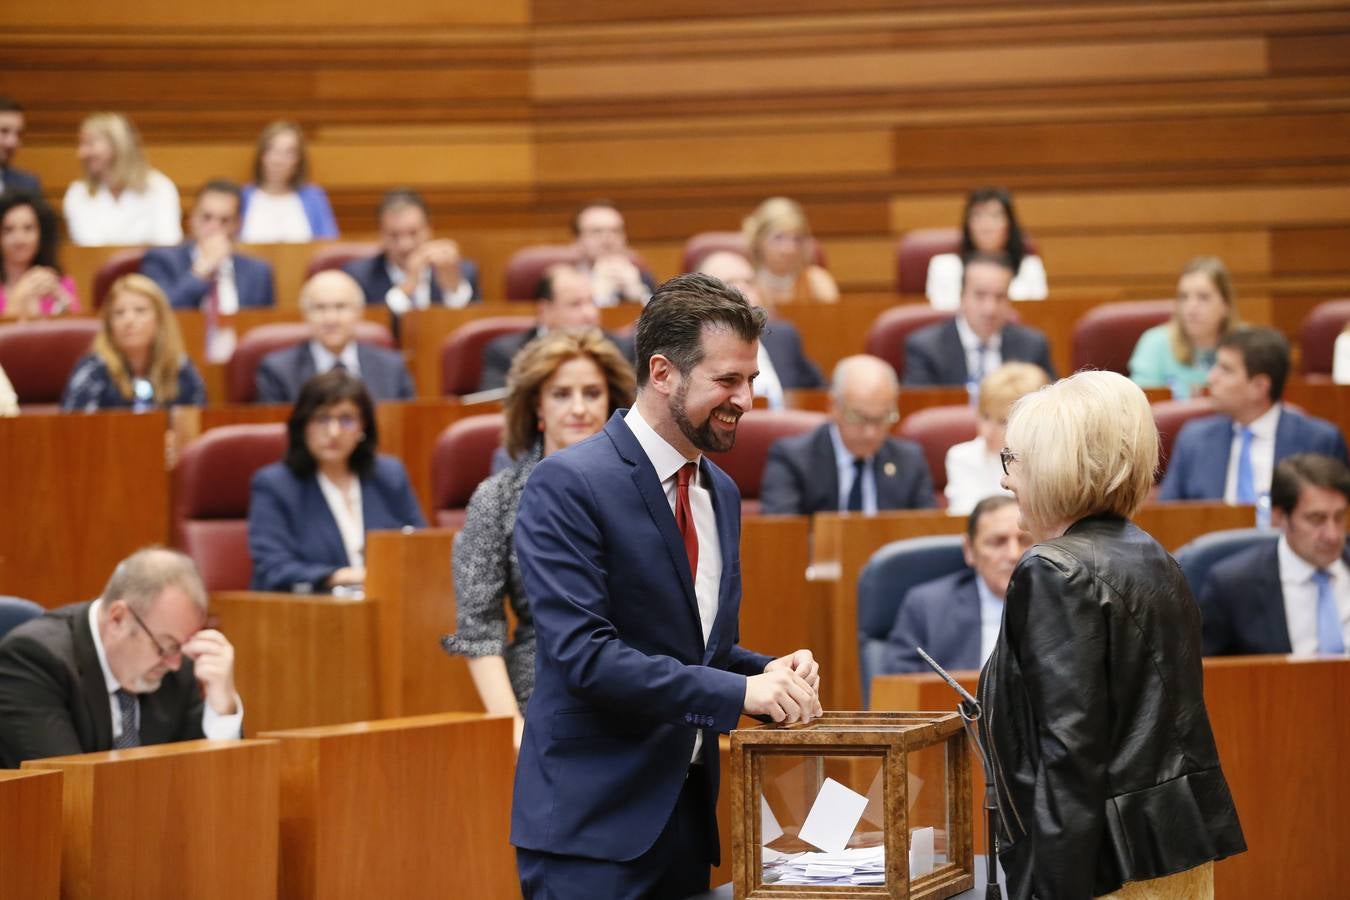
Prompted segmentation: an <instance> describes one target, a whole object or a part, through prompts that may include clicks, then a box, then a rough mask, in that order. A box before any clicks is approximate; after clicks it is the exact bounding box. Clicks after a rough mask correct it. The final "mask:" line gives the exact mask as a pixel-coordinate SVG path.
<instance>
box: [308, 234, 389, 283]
mask: <svg viewBox="0 0 1350 900" xmlns="http://www.w3.org/2000/svg"><path fill="white" fill-rule="evenodd" d="M379 252H380V245H379V244H376V243H373V242H371V241H341V242H338V243H333V244H324V245H323V246H322V247H318V248H316V249H315V250H314V252H313V253H311V254H310V256H309V265H307V266H306V267H305V280H306V281H308V280H309V279H310V278H312V277H313V276H315V275H317V274H319V273H320V272H323V271H326V270H328V269H340V268H342V267H343V266H345V265H346V264H347V263H349V262H351V261H352V260H354V259H365V258H366V257H367V256H374V255H375V254H376V253H379Z"/></svg>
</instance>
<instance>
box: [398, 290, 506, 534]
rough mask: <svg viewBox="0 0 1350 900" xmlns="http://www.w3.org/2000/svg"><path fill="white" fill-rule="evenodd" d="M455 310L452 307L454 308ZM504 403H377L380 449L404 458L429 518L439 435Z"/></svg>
mask: <svg viewBox="0 0 1350 900" xmlns="http://www.w3.org/2000/svg"><path fill="white" fill-rule="evenodd" d="M455 311H456V310H451V312H455ZM501 408H502V407H501V404H500V403H498V402H495V401H494V402H489V403H461V402H460V401H459V400H458V399H457V398H455V397H436V398H434V399H428V398H419V399H417V400H401V401H398V402H389V403H381V404H379V405H378V406H376V407H375V423H376V425H377V426H378V427H379V430H380V452H381V453H389V454H392V455H394V456H397V457H398V458H399V459H401V460H403V465H404V467H405V468H407V470H408V480H409V482H410V483H411V484H412V488H413V493H415V494H416V495H417V499H418V501H419V502H420V503H421V505H422V515H423V516H425V517H426V520H427V521H428V522H432V521H434V520H435V514H434V510H432V508H431V504H432V497H431V456H432V452H433V451H434V450H435V448H436V439H437V438H439V437H440V436H441V432H442V431H444V430H445V429H446V428H447V427H449V426H450V425H452V424H453V423H455V422H457V421H459V420H460V419H463V418H465V417H467V416H476V415H480V414H482V413H490V412H500V411H501Z"/></svg>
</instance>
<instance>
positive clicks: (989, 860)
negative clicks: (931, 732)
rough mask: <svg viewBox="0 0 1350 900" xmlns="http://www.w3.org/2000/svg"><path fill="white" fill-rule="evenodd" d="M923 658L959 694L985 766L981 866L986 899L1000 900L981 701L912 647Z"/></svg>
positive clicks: (962, 712)
mask: <svg viewBox="0 0 1350 900" xmlns="http://www.w3.org/2000/svg"><path fill="white" fill-rule="evenodd" d="M914 649H915V650H918V651H919V655H920V656H922V657H923V661H924V662H926V663H928V666H929V668H931V669H932V670H933V671H934V672H936V673H937V674H938V677H940V678H941V679H942V680H943V681H945V682H947V684H948V685H949V686H950V687H951V689H952V690H954V691H956V693H958V694H960V695H961V702H960V703H958V704H957V705H956V711H957V712H958V713H959V714H960V715H961V722H962V724H964V725H965V727H966V736H967V737H969V738H970V743H971V744H972V745H973V746H974V747H975V752H976V753H978V754H979V757H980V764H981V765H983V766H984V822H985V835H984V867H985V888H984V896H985V900H1003V889H1002V888H1001V887H999V883H998V854H996V853H995V852H994V836H995V835H996V834H997V833H998V800H997V797H996V796H995V794H994V791H995V790H996V788H995V787H994V769H993V767H992V766H991V765H990V764H989V754H988V753H987V752H986V751H985V749H984V744H982V743H981V742H980V735H979V732H978V729H977V728H976V727H975V723H976V722H978V721H979V720H980V715H981V714H982V713H983V710H981V709H980V701H978V700H976V699H975V698H974V697H972V696H971V695H970V691H968V690H966V689H965V688H963V687H961V684H960V683H959V682H958V681H957V680H956V679H955V678H953V677H952V676H951V675H949V674H948V673H947V670H946V669H944V668H942V666H940V665H938V664H937V660H935V659H933V657H931V656H929V655H928V653H927V652H926V651H925V650H924V649H923V648H922V647H915V648H914Z"/></svg>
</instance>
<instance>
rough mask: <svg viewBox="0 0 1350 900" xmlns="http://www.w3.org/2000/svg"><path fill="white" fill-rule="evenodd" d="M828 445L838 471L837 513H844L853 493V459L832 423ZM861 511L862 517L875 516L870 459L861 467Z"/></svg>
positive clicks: (874, 490) (875, 481)
mask: <svg viewBox="0 0 1350 900" xmlns="http://www.w3.org/2000/svg"><path fill="white" fill-rule="evenodd" d="M830 443H831V444H833V445H834V464H835V467H836V468H837V469H838V470H839V511H840V512H846V511H847V510H848V495H849V494H850V493H852V491H853V460H854V459H855V457H854V456H853V454H852V453H849V452H848V448H847V447H845V446H844V439H843V438H842V437H840V436H839V426H838V425H835V424H834V423H833V422H831V423H830ZM862 511H863V515H867V516H875V515H876V514H877V473H876V468H875V465H874V462H873V460H872V459H871V458H869V459H868V460H867V465H866V466H864V467H863V482H862Z"/></svg>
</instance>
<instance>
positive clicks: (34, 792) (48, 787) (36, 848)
mask: <svg viewBox="0 0 1350 900" xmlns="http://www.w3.org/2000/svg"><path fill="white" fill-rule="evenodd" d="M61 781H62V776H61V773H60V772H37V771H34V772H26V771H22V770H18V769H0V897H16V898H18V897H22V898H24V900H56V898H57V897H58V896H60V894H61Z"/></svg>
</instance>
